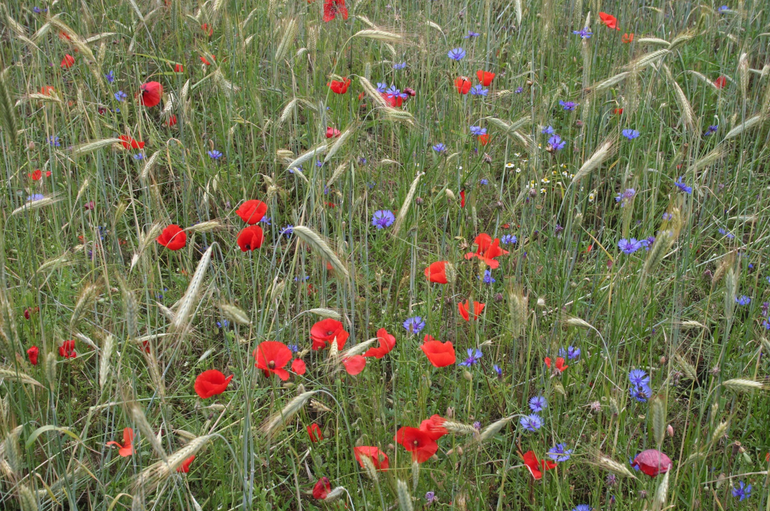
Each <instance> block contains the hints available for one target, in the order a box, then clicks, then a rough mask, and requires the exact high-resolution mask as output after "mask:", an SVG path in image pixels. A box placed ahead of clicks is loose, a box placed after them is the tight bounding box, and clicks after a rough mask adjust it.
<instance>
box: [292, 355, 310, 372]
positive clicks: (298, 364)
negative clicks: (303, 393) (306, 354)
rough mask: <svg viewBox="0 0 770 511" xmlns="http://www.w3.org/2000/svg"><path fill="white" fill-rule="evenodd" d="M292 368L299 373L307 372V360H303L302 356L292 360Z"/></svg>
mask: <svg viewBox="0 0 770 511" xmlns="http://www.w3.org/2000/svg"><path fill="white" fill-rule="evenodd" d="M291 370H292V371H294V372H295V373H297V374H299V375H303V374H305V372H306V371H307V366H306V365H305V361H304V360H302V359H301V358H295V359H294V360H293V361H292V362H291Z"/></svg>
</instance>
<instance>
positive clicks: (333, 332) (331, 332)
mask: <svg viewBox="0 0 770 511" xmlns="http://www.w3.org/2000/svg"><path fill="white" fill-rule="evenodd" d="M349 335H350V334H348V333H347V332H346V331H345V326H344V325H343V324H342V323H341V322H339V321H337V320H336V319H332V318H326V319H322V320H321V321H319V322H317V323H316V324H314V325H313V326H312V327H311V328H310V338H311V339H312V340H313V350H314V351H318V350H320V349H321V348H325V347H326V346H327V345H328V344H331V343H332V342H333V341H334V340H335V339H336V340H337V349H338V350H341V349H343V348H344V347H345V342H346V341H347V340H348V336H349Z"/></svg>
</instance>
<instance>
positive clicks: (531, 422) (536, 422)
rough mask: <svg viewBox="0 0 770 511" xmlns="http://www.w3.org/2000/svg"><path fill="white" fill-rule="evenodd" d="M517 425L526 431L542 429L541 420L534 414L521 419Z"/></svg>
mask: <svg viewBox="0 0 770 511" xmlns="http://www.w3.org/2000/svg"><path fill="white" fill-rule="evenodd" d="M519 423H520V424H521V427H523V428H524V429H526V430H527V431H537V430H538V429H540V428H542V427H543V419H541V418H540V416H539V415H536V414H534V413H533V414H532V415H526V416H524V417H522V418H521V420H520V421H519Z"/></svg>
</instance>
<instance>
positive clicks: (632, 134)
mask: <svg viewBox="0 0 770 511" xmlns="http://www.w3.org/2000/svg"><path fill="white" fill-rule="evenodd" d="M620 133H621V134H622V135H623V136H624V137H626V138H627V139H628V140H633V139H635V138H638V137H639V132H638V131H637V130H623V131H621V132H620Z"/></svg>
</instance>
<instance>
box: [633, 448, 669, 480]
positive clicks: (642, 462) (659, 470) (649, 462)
mask: <svg viewBox="0 0 770 511" xmlns="http://www.w3.org/2000/svg"><path fill="white" fill-rule="evenodd" d="M631 465H632V466H633V467H634V468H638V469H640V470H641V471H642V472H644V473H645V474H647V475H648V476H650V477H654V476H656V475H658V474H663V473H666V472H668V471H669V469H670V468H671V458H669V457H668V456H666V455H665V454H663V453H662V452H660V451H658V450H657V449H647V450H646V451H642V452H641V453H639V454H637V456H636V458H634V461H633V462H632V463H631Z"/></svg>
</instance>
